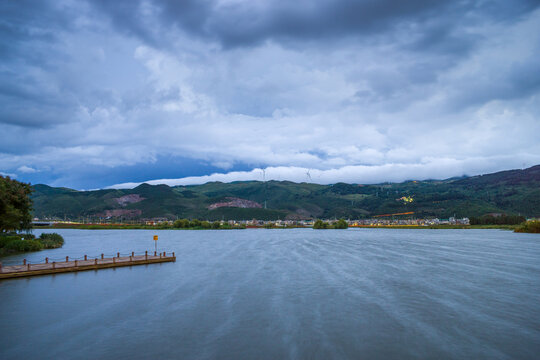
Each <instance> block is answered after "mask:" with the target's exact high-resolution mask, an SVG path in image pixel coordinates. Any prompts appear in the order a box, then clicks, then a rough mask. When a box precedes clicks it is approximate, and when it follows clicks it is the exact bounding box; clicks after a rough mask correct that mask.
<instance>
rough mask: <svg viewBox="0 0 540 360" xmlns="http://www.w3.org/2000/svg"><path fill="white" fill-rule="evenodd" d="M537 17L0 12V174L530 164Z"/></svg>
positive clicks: (194, 6) (148, 2)
mask: <svg viewBox="0 0 540 360" xmlns="http://www.w3.org/2000/svg"><path fill="white" fill-rule="evenodd" d="M539 59H540V1H526V0H512V1H508V0H504V1H497V0H494V1H490V0H479V1H467V0H459V1H458V0H451V1H443V0H440V1H433V0H431V1H430V0H409V1H402V0H363V1H350V0H349V1H345V0H333V1H329V0H319V1H304V0H296V1H278V0H268V1H266V0H249V1H248V0H246V1H243V0H185V1H173V0H163V1H152V0H115V1H107V0H94V1H84V0H80V1H65V0H50V1H49V0H39V1H38V0H34V1H25V0H5V1H2V2H0V109H1V111H0V139H1V140H0V173H1V174H2V175H8V176H11V177H13V178H15V179H17V180H20V181H25V182H31V183H32V184H37V183H45V184H48V185H51V186H64V187H70V188H75V189H97V188H108V187H115V188H129V187H133V186H136V185H137V184H139V183H141V182H149V183H152V184H157V183H165V184H169V185H179V184H200V183H205V182H208V181H224V182H229V181H238V180H272V179H273V180H290V181H295V182H304V181H305V182H316V183H322V184H331V183H336V182H340V181H342V182H349V183H365V184H367V183H378V182H385V181H393V182H394V181H405V180H413V179H414V180H422V179H443V178H449V177H454V176H463V175H476V174H482V173H489V172H495V171H499V170H506V169H517V168H525V167H529V166H532V165H536V164H540V140H539V139H540V135H539V134H540V60H539Z"/></svg>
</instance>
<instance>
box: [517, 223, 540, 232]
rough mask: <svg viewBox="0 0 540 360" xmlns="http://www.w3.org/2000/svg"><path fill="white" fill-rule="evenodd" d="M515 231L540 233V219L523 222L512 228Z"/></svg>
mask: <svg viewBox="0 0 540 360" xmlns="http://www.w3.org/2000/svg"><path fill="white" fill-rule="evenodd" d="M514 231H515V232H523V233H540V221H539V220H531V221H527V222H524V223H523V224H521V225H520V226H518V227H517V228H516V230H514Z"/></svg>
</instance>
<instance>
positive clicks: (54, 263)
mask: <svg viewBox="0 0 540 360" xmlns="http://www.w3.org/2000/svg"><path fill="white" fill-rule="evenodd" d="M52 268H53V269H56V261H53V262H52Z"/></svg>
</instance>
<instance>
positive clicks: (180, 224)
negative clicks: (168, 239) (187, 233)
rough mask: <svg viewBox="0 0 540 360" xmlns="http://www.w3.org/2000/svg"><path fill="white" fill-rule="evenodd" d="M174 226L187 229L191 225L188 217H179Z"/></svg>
mask: <svg viewBox="0 0 540 360" xmlns="http://www.w3.org/2000/svg"><path fill="white" fill-rule="evenodd" d="M173 227H175V228H177V229H185V228H188V227H189V220H188V219H178V220H176V221H175V222H174V224H173Z"/></svg>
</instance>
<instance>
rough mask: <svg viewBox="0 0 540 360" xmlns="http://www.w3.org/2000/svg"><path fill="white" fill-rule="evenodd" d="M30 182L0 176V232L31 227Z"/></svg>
mask: <svg viewBox="0 0 540 360" xmlns="http://www.w3.org/2000/svg"><path fill="white" fill-rule="evenodd" d="M31 192H32V188H31V187H30V184H25V183H22V182H19V181H17V180H13V179H10V178H9V176H6V177H3V176H0V232H6V231H15V230H29V229H31V228H32V215H31V211H32V200H30V193H31Z"/></svg>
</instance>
